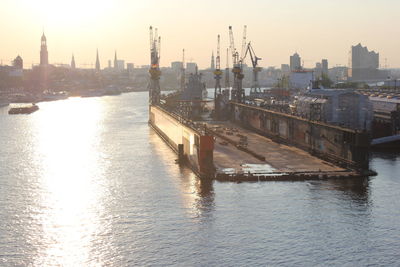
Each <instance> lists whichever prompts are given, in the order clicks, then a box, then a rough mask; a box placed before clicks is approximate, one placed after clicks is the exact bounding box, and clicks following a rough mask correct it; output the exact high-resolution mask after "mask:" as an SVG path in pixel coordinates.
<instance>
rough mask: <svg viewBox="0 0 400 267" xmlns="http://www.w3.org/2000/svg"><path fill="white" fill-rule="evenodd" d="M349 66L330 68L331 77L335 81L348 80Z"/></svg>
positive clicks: (329, 74)
mask: <svg viewBox="0 0 400 267" xmlns="http://www.w3.org/2000/svg"><path fill="white" fill-rule="evenodd" d="M347 73H348V68H347V67H343V66H338V67H333V68H330V69H329V70H328V76H329V79H331V80H332V81H335V82H343V81H346V80H347Z"/></svg>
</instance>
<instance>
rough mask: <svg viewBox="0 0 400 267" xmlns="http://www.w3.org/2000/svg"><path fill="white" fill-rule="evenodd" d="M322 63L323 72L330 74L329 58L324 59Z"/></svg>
mask: <svg viewBox="0 0 400 267" xmlns="http://www.w3.org/2000/svg"><path fill="white" fill-rule="evenodd" d="M321 64H322V74H325V75H328V60H327V59H323V60H322V61H321Z"/></svg>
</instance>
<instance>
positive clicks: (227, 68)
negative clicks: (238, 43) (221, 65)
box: [225, 48, 231, 90]
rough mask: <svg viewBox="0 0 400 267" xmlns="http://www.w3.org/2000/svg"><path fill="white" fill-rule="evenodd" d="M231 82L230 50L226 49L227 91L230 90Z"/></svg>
mask: <svg viewBox="0 0 400 267" xmlns="http://www.w3.org/2000/svg"><path fill="white" fill-rule="evenodd" d="M230 87H231V85H230V82H229V48H227V49H226V68H225V89H228V90H229V89H230Z"/></svg>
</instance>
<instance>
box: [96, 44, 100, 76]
mask: <svg viewBox="0 0 400 267" xmlns="http://www.w3.org/2000/svg"><path fill="white" fill-rule="evenodd" d="M96 71H100V60H99V49H97V53H96Z"/></svg>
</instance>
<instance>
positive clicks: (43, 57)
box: [40, 30, 49, 66]
mask: <svg viewBox="0 0 400 267" xmlns="http://www.w3.org/2000/svg"><path fill="white" fill-rule="evenodd" d="M48 64H49V53H48V52H47V39H46V36H45V35H44V30H43V34H42V38H41V42H40V65H41V66H46V65H48Z"/></svg>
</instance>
